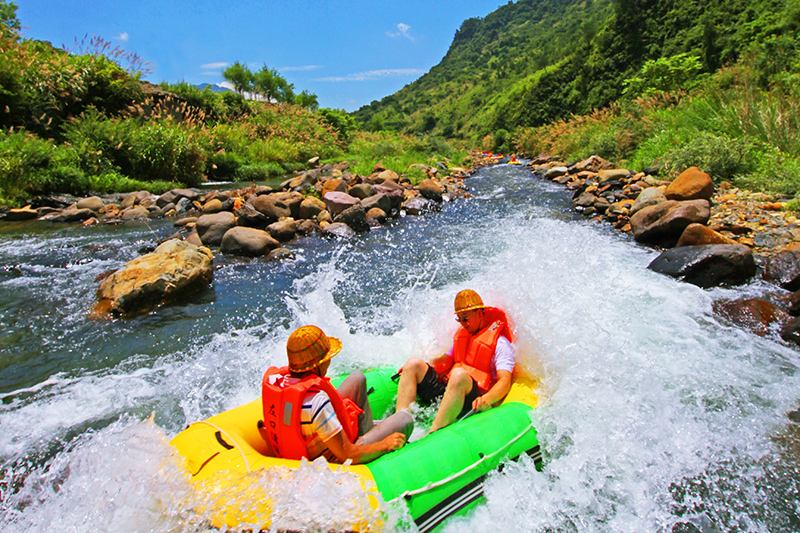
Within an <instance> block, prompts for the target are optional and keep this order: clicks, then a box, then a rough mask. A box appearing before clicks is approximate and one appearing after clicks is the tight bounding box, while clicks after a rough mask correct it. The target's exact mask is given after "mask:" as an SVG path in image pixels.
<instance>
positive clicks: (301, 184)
mask: <svg viewBox="0 0 800 533" xmlns="http://www.w3.org/2000/svg"><path fill="white" fill-rule="evenodd" d="M316 181H317V176H316V173H315V172H303V173H302V174H300V175H298V176H295V177H293V178H289V179H288V180H286V181H284V182H283V183H281V189H289V190H292V191H304V190H306V189H308V188H309V187H311V186H312V185H314V183H316Z"/></svg>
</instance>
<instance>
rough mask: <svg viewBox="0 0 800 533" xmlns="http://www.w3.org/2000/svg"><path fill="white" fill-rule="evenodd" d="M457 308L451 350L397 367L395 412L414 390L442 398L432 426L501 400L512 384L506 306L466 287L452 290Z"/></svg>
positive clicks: (409, 400) (410, 400) (425, 400)
mask: <svg viewBox="0 0 800 533" xmlns="http://www.w3.org/2000/svg"><path fill="white" fill-rule="evenodd" d="M455 313H456V321H458V323H459V324H460V327H459V328H458V331H456V334H455V337H454V338H453V347H452V348H451V349H450V351H449V352H448V353H447V354H445V355H443V356H441V357H438V358H436V359H434V360H433V361H431V363H427V362H426V361H423V360H422V359H417V358H414V359H409V360H408V361H407V362H406V364H405V365H403V368H402V370H401V371H400V372H401V373H400V384H399V385H398V390H397V412H398V413H400V412H403V411H405V410H407V409H408V407H409V406H410V405H411V403H413V402H414V400H415V399H416V397H417V395H419V399H420V402H421V403H423V404H427V403H431V402H432V401H433V400H434V399H435V398H438V397H441V398H442V403H441V405H440V406H439V411H438V412H437V413H436V418H435V419H434V420H433V424H432V425H431V431H436V430H437V429H441V428H443V427H445V426H447V425H449V424H451V423H453V422H454V421H455V420H457V419H458V418H460V417H461V416H463V415H465V414H467V413H469V412H470V411H475V412H478V411H485V410H486V409H489V408H490V407H493V406H494V405H496V404H497V403H499V402H501V401H502V400H503V398H505V397H506V394H508V390H509V389H510V388H511V375H512V373H513V372H514V366H515V364H516V356H515V350H514V346H513V345H512V344H511V342H512V341H513V338H512V335H511V328H510V327H509V324H508V319H507V318H506V314H505V312H504V311H502V310H501V309H498V308H496V307H487V306H485V305H484V304H483V300H481V297H480V296H479V295H478V293H476V292H475V291H473V290H470V289H465V290H463V291H461V292H459V293H458V294H457V295H456V299H455Z"/></svg>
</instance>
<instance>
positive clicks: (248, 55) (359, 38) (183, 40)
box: [17, 0, 506, 110]
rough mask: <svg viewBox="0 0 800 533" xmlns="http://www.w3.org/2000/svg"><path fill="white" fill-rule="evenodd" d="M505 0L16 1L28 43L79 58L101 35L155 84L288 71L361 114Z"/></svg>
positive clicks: (300, 85) (322, 97) (332, 103)
mask: <svg viewBox="0 0 800 533" xmlns="http://www.w3.org/2000/svg"><path fill="white" fill-rule="evenodd" d="M505 3H506V2H505V1H497V0H438V1H436V0H429V1H427V2H426V1H418V0H395V1H382V0H372V1H366V0H359V1H355V0H353V1H344V0H335V1H322V0H317V1H311V0H296V1H289V0H283V1H271V0H261V1H256V0H242V1H228V2H222V1H219V2H214V1H210V0H195V1H191V2H190V1H183V0H181V1H169V0H160V1H158V0H139V1H135V2H134V1H125V0H117V1H113V0H83V1H81V0H17V4H18V5H19V10H18V11H17V15H18V16H19V19H20V21H21V22H22V34H23V36H25V37H29V38H35V39H44V40H47V41H50V42H52V43H53V44H54V45H56V46H65V47H66V48H68V49H73V50H74V49H75V48H76V46H75V43H76V41H80V40H81V39H83V37H84V36H85V35H88V36H89V37H92V36H99V37H102V38H104V39H106V40H108V41H111V42H112V43H113V44H114V45H116V46H119V47H121V48H124V49H126V50H130V51H133V52H136V53H137V54H138V55H139V56H141V57H142V58H143V59H144V60H146V61H147V62H149V64H150V67H149V73H147V74H146V75H145V76H144V77H145V79H148V80H150V81H153V82H160V81H170V82H175V81H181V80H184V81H187V82H190V83H204V82H208V83H219V82H221V81H223V78H222V74H221V72H222V70H223V68H224V66H225V65H226V64H230V63H232V62H233V61H236V60H239V61H242V62H245V63H247V64H249V65H250V66H251V67H252V68H254V69H257V68H259V67H260V66H261V65H263V64H267V65H268V66H270V67H272V68H277V69H278V70H280V71H281V73H282V74H283V76H285V77H286V78H287V79H288V80H289V81H291V82H292V83H294V84H295V87H296V88H297V89H298V90H302V89H307V90H310V91H311V92H313V93H315V94H317V95H318V97H319V101H320V105H322V106H325V107H341V108H345V109H347V110H353V109H357V108H358V107H360V106H361V105H364V104H367V103H369V102H371V101H372V100H376V99H379V98H381V97H383V96H386V95H388V94H391V93H393V92H395V91H397V90H398V89H400V88H401V87H403V86H404V85H406V84H407V83H410V82H411V81H413V80H415V79H416V78H418V77H419V76H421V75H422V74H424V73H425V72H427V71H428V69H430V68H431V67H432V66H434V65H435V64H437V63H438V62H439V60H440V59H441V58H442V56H444V54H445V52H446V51H447V48H448V47H449V45H450V42H451V41H452V39H453V35H454V34H455V31H456V30H457V29H458V27H459V26H460V25H461V22H462V21H463V20H464V19H466V18H469V17H474V16H485V15H487V14H488V13H490V12H491V11H493V10H494V9H496V8H497V7H499V6H500V5H502V4H505Z"/></svg>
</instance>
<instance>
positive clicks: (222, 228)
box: [195, 211, 236, 246]
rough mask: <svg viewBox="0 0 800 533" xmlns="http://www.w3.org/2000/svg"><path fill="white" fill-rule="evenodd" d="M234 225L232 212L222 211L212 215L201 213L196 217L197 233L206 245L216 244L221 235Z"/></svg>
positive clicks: (234, 219) (220, 239) (234, 218)
mask: <svg viewBox="0 0 800 533" xmlns="http://www.w3.org/2000/svg"><path fill="white" fill-rule="evenodd" d="M235 225H236V217H235V216H234V214H233V213H230V212H228V211H223V212H221V213H214V214H212V215H203V216H201V217H200V218H198V219H197V226H195V227H196V228H197V234H198V235H199V236H200V240H201V241H203V244H205V245H206V246H218V245H219V244H220V243H221V242H222V237H223V236H224V235H225V233H227V232H228V230H230V229H231V228H233V227H234V226H235Z"/></svg>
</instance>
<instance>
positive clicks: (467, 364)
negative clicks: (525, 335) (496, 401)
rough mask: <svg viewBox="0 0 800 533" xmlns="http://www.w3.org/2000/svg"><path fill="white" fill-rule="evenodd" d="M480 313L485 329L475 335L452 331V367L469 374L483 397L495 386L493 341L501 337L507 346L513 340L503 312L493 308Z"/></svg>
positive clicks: (460, 330)
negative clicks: (458, 367)
mask: <svg viewBox="0 0 800 533" xmlns="http://www.w3.org/2000/svg"><path fill="white" fill-rule="evenodd" d="M484 313H485V319H486V322H487V323H488V324H489V325H488V326H486V327H485V328H483V329H482V330H481V331H479V332H478V333H476V334H475V335H472V334H470V332H468V331H467V330H466V329H464V328H463V327H460V328H458V331H456V334H455V336H454V337H453V362H454V365H453V367H454V368H455V367H456V366H460V367H462V368H464V369H465V370H466V371H467V372H469V375H470V377H472V379H474V380H475V383H477V384H478V388H479V389H480V390H481V393H484V394H485V393H486V392H487V391H488V390H489V389H491V388H492V385H494V382H495V379H493V378H492V358H493V357H494V352H495V349H496V348H497V340H498V339H499V338H500V337H505V338H506V339H508V341H509V342H513V341H514V339H513V338H512V336H511V328H510V327H509V324H508V318H507V317H506V313H505V311H503V310H502V309H498V308H496V307H486V308H484ZM450 372H452V369H451V370H450ZM448 375H449V372H448Z"/></svg>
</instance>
